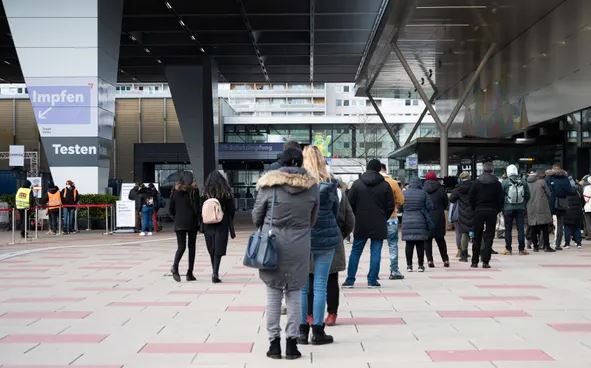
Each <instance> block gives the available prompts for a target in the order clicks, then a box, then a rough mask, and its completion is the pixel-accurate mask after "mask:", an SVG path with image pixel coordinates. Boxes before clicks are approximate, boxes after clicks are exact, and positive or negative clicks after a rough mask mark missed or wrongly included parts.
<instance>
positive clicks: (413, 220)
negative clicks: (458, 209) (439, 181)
mask: <svg viewBox="0 0 591 368" xmlns="http://www.w3.org/2000/svg"><path fill="white" fill-rule="evenodd" d="M432 209H433V203H432V202H431V198H430V196H429V195H428V194H427V193H426V192H425V191H424V190H423V188H421V182H420V181H419V179H418V178H413V179H411V181H410V185H409V186H408V189H406V191H405V192H404V213H403V215H402V240H404V241H413V240H427V239H429V236H430V235H431V232H430V231H429V225H428V222H427V218H426V216H429V211H431V210H432Z"/></svg>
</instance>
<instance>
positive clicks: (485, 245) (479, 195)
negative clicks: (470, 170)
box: [469, 162, 505, 268]
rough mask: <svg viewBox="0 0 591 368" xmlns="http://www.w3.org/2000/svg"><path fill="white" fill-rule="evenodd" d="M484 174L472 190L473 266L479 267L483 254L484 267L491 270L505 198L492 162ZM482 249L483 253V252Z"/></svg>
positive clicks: (488, 164)
mask: <svg viewBox="0 0 591 368" xmlns="http://www.w3.org/2000/svg"><path fill="white" fill-rule="evenodd" d="M483 169H484V173H483V174H482V175H480V177H478V179H476V181H475V182H474V184H473V185H472V187H471V188H470V192H469V197H470V206H471V207H472V210H473V211H474V243H473V245H472V265H471V267H473V268H476V267H478V262H479V261H480V256H481V253H482V267H483V268H490V264H489V262H490V257H491V252H492V245H493V241H494V238H495V228H496V225H497V214H498V213H499V212H501V211H502V210H503V206H504V204H505V196H504V194H503V187H502V186H501V183H500V182H499V179H498V178H497V177H496V176H494V174H493V171H494V166H493V164H492V162H485V163H484V165H483ZM481 249H482V252H481Z"/></svg>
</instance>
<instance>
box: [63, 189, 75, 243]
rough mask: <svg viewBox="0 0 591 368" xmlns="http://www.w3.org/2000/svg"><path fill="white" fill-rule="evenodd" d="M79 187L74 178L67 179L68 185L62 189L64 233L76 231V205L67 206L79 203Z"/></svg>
mask: <svg viewBox="0 0 591 368" xmlns="http://www.w3.org/2000/svg"><path fill="white" fill-rule="evenodd" d="M78 197H79V195H78V189H76V187H75V186H74V182H73V181H72V180H68V181H66V187H65V188H64V189H62V191H61V200H62V205H63V206H66V207H63V209H62V212H63V214H64V234H66V235H67V234H70V233H73V232H75V229H74V222H75V221H74V216H75V213H76V208H75V207H67V206H72V205H75V204H78Z"/></svg>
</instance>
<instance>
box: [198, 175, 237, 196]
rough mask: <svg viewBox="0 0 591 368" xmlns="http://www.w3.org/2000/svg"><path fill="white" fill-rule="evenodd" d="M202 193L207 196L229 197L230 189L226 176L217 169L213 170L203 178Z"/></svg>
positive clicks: (230, 194)
mask: <svg viewBox="0 0 591 368" xmlns="http://www.w3.org/2000/svg"><path fill="white" fill-rule="evenodd" d="M203 195H204V196H205V197H207V198H217V199H230V198H232V189H231V188H230V185H229V184H228V181H227V180H226V178H224V176H223V175H222V174H221V173H220V172H219V171H217V170H214V171H212V172H211V173H210V174H209V176H207V179H206V180H205V186H204V188H203Z"/></svg>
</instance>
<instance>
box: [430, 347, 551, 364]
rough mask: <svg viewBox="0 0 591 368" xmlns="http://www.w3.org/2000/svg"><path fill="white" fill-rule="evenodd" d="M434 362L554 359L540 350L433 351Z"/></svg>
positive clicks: (541, 360)
mask: <svg viewBox="0 0 591 368" xmlns="http://www.w3.org/2000/svg"><path fill="white" fill-rule="evenodd" d="M426 353H427V355H429V357H430V358H431V360H432V361H434V362H485V361H487V362H488V361H496V362H501V361H505V362H512V361H515V362H549V361H554V359H552V357H551V356H550V355H548V354H546V353H545V352H544V351H542V350H538V349H498V350H497V349H486V350H431V351H426Z"/></svg>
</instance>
